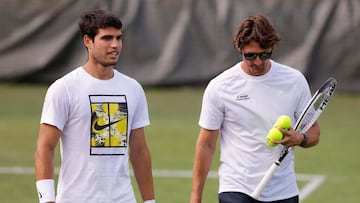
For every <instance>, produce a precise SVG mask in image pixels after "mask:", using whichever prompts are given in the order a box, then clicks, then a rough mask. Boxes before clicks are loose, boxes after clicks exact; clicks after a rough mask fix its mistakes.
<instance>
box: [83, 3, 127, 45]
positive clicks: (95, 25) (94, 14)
mask: <svg viewBox="0 0 360 203" xmlns="http://www.w3.org/2000/svg"><path fill="white" fill-rule="evenodd" d="M108 27H114V28H117V29H121V28H122V23H121V20H120V19H119V18H118V17H117V16H116V15H114V14H112V13H110V12H107V11H105V10H101V9H96V10H88V11H85V12H84V13H83V14H82V15H81V16H80V20H79V28H80V32H81V36H82V37H84V36H85V35H88V36H89V37H90V38H91V39H92V40H94V38H95V36H96V35H97V34H98V32H99V29H100V28H108Z"/></svg>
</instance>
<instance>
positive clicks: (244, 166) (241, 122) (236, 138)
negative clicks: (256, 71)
mask: <svg viewBox="0 0 360 203" xmlns="http://www.w3.org/2000/svg"><path fill="white" fill-rule="evenodd" d="M270 62H271V69H270V70H269V72H267V73H266V74H265V75H262V76H250V75H248V74H246V73H245V72H244V71H243V70H242V68H241V65H240V64H241V63H242V62H239V63H237V64H236V65H234V66H233V67H231V68H229V69H228V70H226V71H224V72H223V73H221V74H220V75H218V76H217V77H216V78H214V79H213V80H211V81H210V83H209V84H208V86H207V88H206V90H205V92H204V96H203V103H202V109H201V114H200V120H199V125H200V126H201V127H203V128H206V129H209V130H217V129H220V132H221V135H220V162H221V163H220V167H219V178H220V186H219V193H221V192H226V191H233V192H243V193H246V194H251V193H252V192H253V191H254V189H255V187H256V186H257V184H258V183H259V182H260V180H261V178H262V177H263V176H264V174H265V172H266V171H267V170H268V169H269V167H270V166H271V164H272V163H273V162H274V161H275V160H277V158H278V157H279V154H280V151H281V149H282V146H281V145H278V146H277V147H274V148H272V147H269V146H267V145H266V136H267V133H268V130H270V129H271V128H272V126H273V125H274V123H275V122H276V120H277V118H278V117H279V116H280V115H288V116H289V117H290V118H291V121H292V125H293V126H294V124H295V121H296V119H297V118H298V117H299V116H300V114H301V112H302V110H303V109H304V107H305V106H306V105H307V103H308V101H309V100H310V98H311V93H310V89H309V86H308V83H307V81H306V79H305V77H304V76H303V75H302V74H301V73H300V72H299V71H298V70H295V69H293V68H290V67H287V66H284V65H282V64H279V63H276V62H275V61H273V60H270ZM297 194H298V189H297V185H296V178H295V171H294V154H293V151H292V150H291V151H290V153H289V154H288V155H287V157H286V158H285V160H284V161H283V162H282V164H281V166H280V167H279V168H278V170H277V171H276V172H275V174H274V176H273V178H272V179H271V181H270V182H269V184H268V185H267V186H266V187H265V189H264V190H263V192H262V194H261V196H260V200H262V201H274V200H279V199H285V198H289V197H292V196H295V195H297Z"/></svg>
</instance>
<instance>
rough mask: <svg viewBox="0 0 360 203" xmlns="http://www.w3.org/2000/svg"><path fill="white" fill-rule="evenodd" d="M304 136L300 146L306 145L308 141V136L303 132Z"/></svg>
mask: <svg viewBox="0 0 360 203" xmlns="http://www.w3.org/2000/svg"><path fill="white" fill-rule="evenodd" d="M302 135H303V136H304V139H303V141H302V142H301V143H300V145H299V146H300V147H305V145H306V143H307V136H306V135H305V134H302Z"/></svg>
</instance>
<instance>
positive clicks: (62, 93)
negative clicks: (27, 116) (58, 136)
mask: <svg viewBox="0 0 360 203" xmlns="http://www.w3.org/2000/svg"><path fill="white" fill-rule="evenodd" d="M67 102H68V96H67V94H66V89H65V87H64V86H63V85H62V83H61V82H60V81H55V82H54V83H53V84H52V85H51V86H50V87H49V89H48V90H47V92H46V96H45V100H44V104H43V109H42V114H41V119H40V123H45V124H49V125H53V126H55V127H57V128H58V129H59V130H61V131H62V130H63V129H64V126H65V124H66V121H67V117H68V115H69V108H68V106H69V105H67Z"/></svg>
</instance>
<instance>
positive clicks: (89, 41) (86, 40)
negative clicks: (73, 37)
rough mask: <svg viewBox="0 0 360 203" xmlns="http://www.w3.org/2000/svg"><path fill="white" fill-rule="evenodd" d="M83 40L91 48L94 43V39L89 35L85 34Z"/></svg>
mask: <svg viewBox="0 0 360 203" xmlns="http://www.w3.org/2000/svg"><path fill="white" fill-rule="evenodd" d="M83 42H84V45H85V46H86V47H87V48H89V47H90V46H91V44H92V43H93V41H92V39H91V38H90V37H89V36H88V35H84V37H83Z"/></svg>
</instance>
